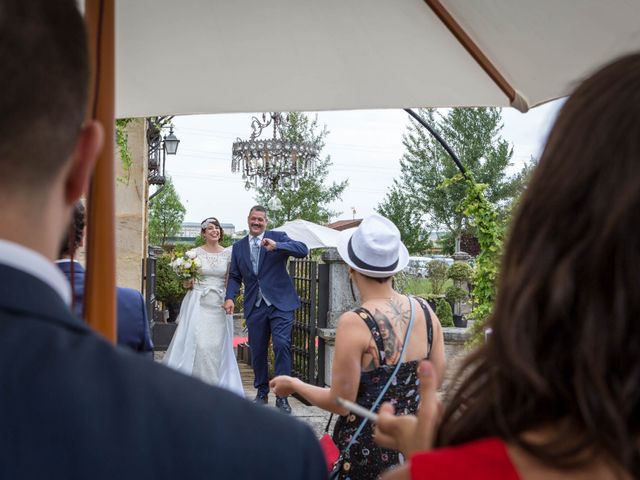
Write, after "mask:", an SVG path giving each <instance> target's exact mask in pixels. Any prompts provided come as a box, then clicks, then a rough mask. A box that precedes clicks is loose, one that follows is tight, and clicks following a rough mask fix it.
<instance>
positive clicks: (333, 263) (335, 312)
mask: <svg viewBox="0 0 640 480" xmlns="http://www.w3.org/2000/svg"><path fill="white" fill-rule="evenodd" d="M321 258H322V261H323V262H324V263H326V264H327V265H329V309H328V313H327V327H326V328H320V329H319V336H320V337H321V338H322V339H323V340H324V341H325V342H326V343H325V345H326V347H325V348H326V349H325V357H324V368H325V383H326V384H327V385H331V367H332V365H333V352H334V349H335V336H336V325H337V324H338V318H339V317H340V315H342V314H343V313H344V312H346V311H347V310H351V309H353V308H355V307H357V306H358V305H360V296H359V293H358V291H357V288H355V285H354V292H355V294H356V300H355V301H354V300H353V296H352V295H351V287H350V286H349V268H348V266H347V264H346V263H344V262H343V261H342V258H340V255H338V250H336V249H335V248H329V249H327V250H326V251H325V252H324V253H323V254H322V257H321Z"/></svg>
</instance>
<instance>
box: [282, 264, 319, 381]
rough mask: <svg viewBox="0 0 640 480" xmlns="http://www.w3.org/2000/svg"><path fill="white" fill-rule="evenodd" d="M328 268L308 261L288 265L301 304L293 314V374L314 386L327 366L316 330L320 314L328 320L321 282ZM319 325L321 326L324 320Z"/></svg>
mask: <svg viewBox="0 0 640 480" xmlns="http://www.w3.org/2000/svg"><path fill="white" fill-rule="evenodd" d="M325 267H327V265H324V264H318V262H315V261H313V260H311V259H308V258H303V259H291V260H290V261H289V274H290V275H291V279H292V280H293V284H294V286H295V288H296V291H297V293H298V296H299V297H300V303H301V306H300V308H298V309H296V310H295V311H294V314H293V329H292V332H291V374H292V375H293V376H294V377H298V378H299V379H301V380H302V381H304V382H307V383H310V384H312V385H317V384H318V380H319V378H318V372H319V370H323V369H322V366H324V358H322V359H319V358H318V336H317V327H318V317H319V315H318V314H319V313H320V315H324V316H326V308H324V304H325V302H324V301H323V300H324V298H325V297H326V295H325V292H324V288H323V285H321V282H319V280H318V275H319V274H320V276H321V277H323V276H324V275H323V273H324V270H325ZM323 283H324V282H322V284H323ZM322 312H324V314H323V313H322ZM320 323H321V324H322V320H321V321H320ZM321 353H323V352H321ZM319 365H320V369H319ZM321 373H322V372H321Z"/></svg>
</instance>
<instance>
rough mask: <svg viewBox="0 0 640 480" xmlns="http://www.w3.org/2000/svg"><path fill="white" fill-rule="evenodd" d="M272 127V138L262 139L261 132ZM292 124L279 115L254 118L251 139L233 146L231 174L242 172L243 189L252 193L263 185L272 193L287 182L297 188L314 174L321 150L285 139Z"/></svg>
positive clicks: (308, 144) (311, 145) (264, 115)
mask: <svg viewBox="0 0 640 480" xmlns="http://www.w3.org/2000/svg"><path fill="white" fill-rule="evenodd" d="M269 125H273V138H269V139H259V138H258V137H260V135H261V134H262V131H263V130H264V129H265V128H267V127H268V126H269ZM288 125H289V115H287V116H286V117H284V116H283V115H282V113H280V112H272V113H269V119H268V120H267V116H266V114H264V113H263V114H262V121H260V120H259V119H258V118H256V117H253V119H252V120H251V130H252V133H251V137H250V138H249V140H241V139H239V138H238V139H237V140H236V141H235V142H234V143H233V157H232V160H231V171H232V172H234V173H235V172H240V171H241V172H242V179H243V180H244V181H245V184H244V187H245V188H246V189H247V190H249V189H251V188H256V187H258V186H261V187H262V188H271V190H272V191H275V190H277V189H278V187H282V186H283V185H284V184H285V182H286V183H287V184H288V185H291V186H292V187H294V188H296V187H297V186H298V180H299V177H300V176H301V175H303V174H305V173H307V172H309V173H311V174H313V169H314V166H315V161H316V159H317V158H318V153H319V150H318V147H316V146H315V145H313V144H312V143H310V142H302V141H300V142H298V141H292V140H288V139H285V138H284V132H286V130H287V127H288Z"/></svg>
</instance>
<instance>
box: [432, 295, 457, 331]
mask: <svg viewBox="0 0 640 480" xmlns="http://www.w3.org/2000/svg"><path fill="white" fill-rule="evenodd" d="M436 317H438V319H439V320H440V324H441V325H442V326H443V327H453V311H452V310H451V305H449V302H447V301H446V300H445V299H444V298H441V299H440V300H438V303H436Z"/></svg>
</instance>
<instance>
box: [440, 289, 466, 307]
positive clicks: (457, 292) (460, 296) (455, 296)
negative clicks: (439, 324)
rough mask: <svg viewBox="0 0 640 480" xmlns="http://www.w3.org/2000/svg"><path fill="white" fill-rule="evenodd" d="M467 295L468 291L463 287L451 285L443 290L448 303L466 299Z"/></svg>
mask: <svg viewBox="0 0 640 480" xmlns="http://www.w3.org/2000/svg"><path fill="white" fill-rule="evenodd" d="M467 297H468V293H467V291H466V290H465V289H464V288H460V287H455V286H453V285H452V286H451V287H449V288H447V289H446V290H445V292H444V298H446V299H447V301H448V302H449V303H458V302H462V301H464V300H466V299H467Z"/></svg>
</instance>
